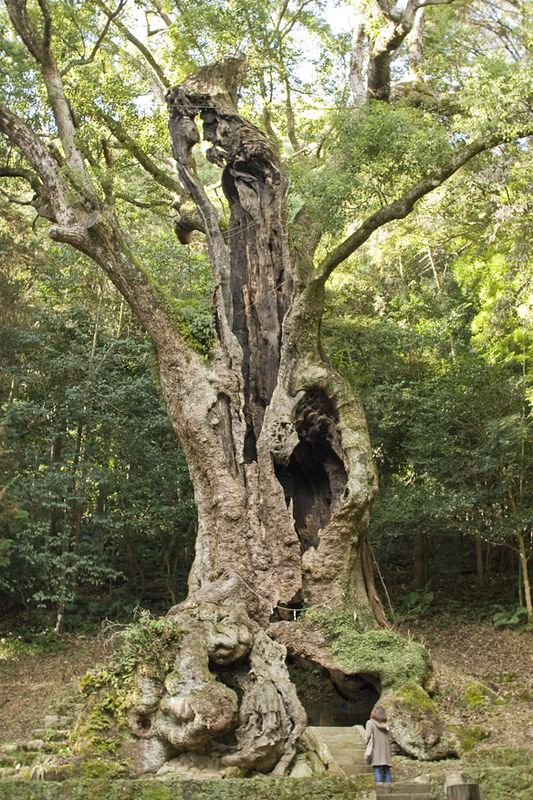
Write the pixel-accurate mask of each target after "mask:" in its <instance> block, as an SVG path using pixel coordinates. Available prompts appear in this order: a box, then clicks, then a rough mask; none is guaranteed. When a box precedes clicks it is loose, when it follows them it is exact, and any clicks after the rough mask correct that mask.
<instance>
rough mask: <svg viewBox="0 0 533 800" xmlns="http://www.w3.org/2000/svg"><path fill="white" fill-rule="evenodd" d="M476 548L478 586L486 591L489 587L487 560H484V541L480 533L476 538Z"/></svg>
mask: <svg viewBox="0 0 533 800" xmlns="http://www.w3.org/2000/svg"><path fill="white" fill-rule="evenodd" d="M475 547H476V573H477V584H478V586H479V588H480V589H486V587H487V580H486V576H485V560H484V553H483V541H482V539H481V536H480V535H479V533H477V534H476V538H475Z"/></svg>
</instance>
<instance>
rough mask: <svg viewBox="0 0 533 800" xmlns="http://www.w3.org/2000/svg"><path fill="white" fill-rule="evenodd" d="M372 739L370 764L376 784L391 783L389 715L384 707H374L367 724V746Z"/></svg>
mask: <svg viewBox="0 0 533 800" xmlns="http://www.w3.org/2000/svg"><path fill="white" fill-rule="evenodd" d="M371 737H372V753H371V756H370V764H371V765H372V769H373V770H374V776H375V778H376V783H390V782H391V771H390V768H391V755H390V732H389V726H388V725H387V714H386V713H385V709H384V708H383V707H382V706H374V708H373V710H372V713H371V714H370V719H369V720H368V722H367V723H366V744H367V747H368V744H369V742H370V738H371Z"/></svg>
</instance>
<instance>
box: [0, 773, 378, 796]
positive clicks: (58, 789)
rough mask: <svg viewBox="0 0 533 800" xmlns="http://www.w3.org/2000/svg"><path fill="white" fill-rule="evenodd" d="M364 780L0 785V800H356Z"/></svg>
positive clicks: (92, 782) (284, 779)
mask: <svg viewBox="0 0 533 800" xmlns="http://www.w3.org/2000/svg"><path fill="white" fill-rule="evenodd" d="M366 789H367V785H366V781H365V782H363V783H362V782H361V781H347V780H341V779H327V778H323V779H296V778H277V779H274V778H257V779H253V780H221V781H180V782H172V783H163V782H159V781H147V780H134V781H133V780H132V781H121V780H117V781H111V782H110V781H103V780H91V781H83V780H79V781H64V782H63V783H53V782H49V781H38V782H25V781H13V782H9V781H5V782H3V783H2V782H0V800H272V798H273V797H275V798H276V800H356V798H357V797H358V795H360V794H361V792H364V791H365V790H366Z"/></svg>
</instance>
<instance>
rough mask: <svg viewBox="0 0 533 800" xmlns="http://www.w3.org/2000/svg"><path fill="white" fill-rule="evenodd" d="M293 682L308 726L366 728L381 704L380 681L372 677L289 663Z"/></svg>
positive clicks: (299, 660) (306, 664)
mask: <svg viewBox="0 0 533 800" xmlns="http://www.w3.org/2000/svg"><path fill="white" fill-rule="evenodd" d="M287 665H288V668H289V673H290V675H291V680H292V681H293V683H294V684H295V685H296V689H297V692H298V697H299V698H300V701H301V703H302V705H303V707H304V708H305V711H306V714H307V721H308V725H312V726H319V727H339V728H343V727H350V726H352V725H364V724H365V723H366V722H367V720H368V719H369V718H370V712H371V711H372V709H373V707H374V706H375V704H376V703H377V702H378V700H379V691H378V689H377V688H376V686H377V681H375V679H374V678H373V676H370V675H344V674H343V673H340V672H333V671H332V672H331V673H330V672H329V671H328V670H327V669H325V668H324V667H321V666H319V665H318V664H313V663H311V662H308V661H304V660H302V659H298V660H295V659H290V658H289V659H288V660H287Z"/></svg>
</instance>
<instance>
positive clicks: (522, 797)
mask: <svg viewBox="0 0 533 800" xmlns="http://www.w3.org/2000/svg"><path fill="white" fill-rule="evenodd" d="M464 765H465V772H466V775H467V777H468V780H470V781H472V782H474V783H479V784H480V786H481V792H482V796H483V800H509V799H510V798H513V800H531V799H532V798H533V755H532V753H531V751H526V750H523V749H521V748H519V747H491V748H486V749H484V748H482V747H479V748H473V749H472V750H471V751H470V752H469V753H467V754H466V755H465V756H464Z"/></svg>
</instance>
